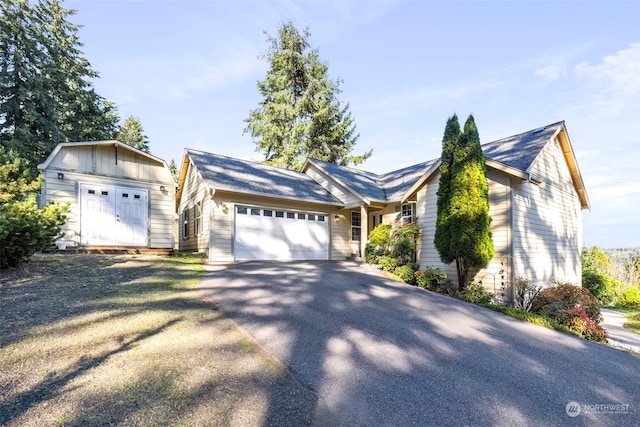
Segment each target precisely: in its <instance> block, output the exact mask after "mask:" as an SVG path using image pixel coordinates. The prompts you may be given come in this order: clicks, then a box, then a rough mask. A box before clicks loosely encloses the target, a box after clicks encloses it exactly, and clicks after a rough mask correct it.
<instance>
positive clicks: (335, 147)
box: [245, 22, 371, 169]
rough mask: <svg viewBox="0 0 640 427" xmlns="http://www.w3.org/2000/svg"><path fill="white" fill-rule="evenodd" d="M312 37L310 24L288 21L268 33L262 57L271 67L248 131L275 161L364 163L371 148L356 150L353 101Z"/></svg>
mask: <svg viewBox="0 0 640 427" xmlns="http://www.w3.org/2000/svg"><path fill="white" fill-rule="evenodd" d="M309 37H310V33H309V30H308V29H305V30H304V31H303V32H302V33H300V32H299V31H298V30H297V29H296V28H295V26H294V25H293V23H291V22H287V23H285V24H283V25H282V26H281V27H280V28H279V29H278V36H277V37H275V38H274V37H268V38H267V40H268V42H269V43H270V47H269V49H268V51H267V53H266V54H264V55H263V57H262V58H263V59H265V60H267V61H268V62H269V64H270V70H269V71H268V73H267V76H266V78H265V80H263V81H260V82H258V90H259V91H260V94H261V95H262V97H263V101H262V102H260V107H259V108H257V109H255V110H253V111H251V113H250V115H249V117H248V118H247V119H246V120H245V123H246V128H245V133H250V134H251V136H252V137H253V139H254V142H255V144H256V150H257V151H262V152H264V154H265V162H266V163H269V164H273V165H276V166H281V167H286V168H289V169H296V168H299V167H301V166H302V164H303V163H304V161H305V160H306V159H307V158H308V157H314V158H317V159H320V160H325V161H329V162H333V163H339V164H341V165H347V164H350V163H353V164H359V163H361V162H363V161H364V160H366V159H367V158H369V156H371V151H369V152H367V153H364V154H362V155H358V156H353V155H351V152H352V150H353V148H354V146H355V143H356V141H357V139H358V137H359V135H358V134H356V127H355V123H354V120H353V118H352V116H351V113H350V111H349V104H348V103H347V104H344V105H343V104H342V103H341V102H340V101H339V100H338V99H337V95H338V94H339V93H340V87H339V86H340V83H341V82H340V80H337V81H335V82H334V81H332V80H331V79H329V77H328V66H327V65H326V64H325V63H323V62H321V61H320V59H319V56H318V51H317V50H316V49H311V47H310V45H309V41H308V39H309Z"/></svg>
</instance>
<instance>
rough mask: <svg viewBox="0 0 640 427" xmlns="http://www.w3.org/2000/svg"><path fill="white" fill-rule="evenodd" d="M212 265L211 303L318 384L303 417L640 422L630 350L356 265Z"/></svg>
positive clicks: (206, 285)
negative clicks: (621, 349) (494, 309)
mask: <svg viewBox="0 0 640 427" xmlns="http://www.w3.org/2000/svg"><path fill="white" fill-rule="evenodd" d="M207 268H208V270H209V273H208V274H207V275H206V277H205V278H204V279H203V280H202V282H201V283H200V287H201V288H202V289H205V290H207V293H208V295H209V300H210V301H212V303H213V304H215V306H216V307H218V308H219V309H220V310H222V311H223V312H225V313H226V314H227V315H228V316H229V317H231V318H232V319H233V320H234V321H235V322H236V323H237V324H238V325H239V326H240V327H241V328H242V329H243V330H244V331H246V332H247V333H248V334H250V335H251V336H252V337H253V339H254V340H255V341H256V342H258V343H259V344H260V345H261V346H262V347H264V348H265V349H266V350H267V351H269V352H270V353H271V354H273V355H274V356H275V357H277V358H278V359H280V360H281V361H282V362H283V363H284V364H285V365H286V366H287V367H288V369H289V370H290V371H291V372H292V373H293V374H294V376H295V377H296V378H297V379H298V381H300V383H301V384H302V385H303V386H304V387H306V388H307V389H308V390H310V393H307V394H306V397H305V399H306V400H305V401H300V402H299V405H298V407H299V408H300V411H302V412H304V413H305V415H306V416H305V417H302V418H295V417H292V418H290V424H291V425H296V424H299V423H300V419H305V420H306V421H308V420H313V423H314V424H316V425H323V426H324V425H345V426H358V425H361V426H365V425H366V426H371V425H384V426H408V425H518V426H525V425H532V426H543V425H554V426H556V425H603V426H604V425H612V426H613V425H616V426H621V425H639V424H640V359H638V358H636V357H633V356H631V355H628V354H626V353H624V352H621V351H618V350H614V349H611V348H608V347H606V346H602V345H599V344H595V343H591V342H588V341H584V340H581V339H578V338H576V337H573V336H570V335H567V334H564V333H560V332H556V331H552V330H548V329H545V328H542V327H538V326H535V325H531V324H528V323H524V322H520V321H518V320H515V319H512V318H509V317H507V316H504V315H502V314H500V313H496V312H493V311H490V310H487V309H483V308H481V307H477V306H474V305H472V304H467V303H465V302H462V301H458V300H455V299H453V298H449V297H445V296H441V295H437V294H434V293H431V292H428V291H424V290H422V289H419V288H415V287H411V286H408V285H404V284H400V283H396V282H393V281H391V280H389V279H386V278H384V277H382V276H380V275H379V274H378V273H376V272H371V271H368V270H366V269H363V268H361V267H358V266H354V265H352V264H348V263H332V262H297V263H273V262H247V263H238V264H225V265H209V266H208V267H207ZM309 396H311V397H309ZM281 399H282V397H281V396H277V397H275V396H274V401H281ZM309 399H311V401H309ZM573 402H575V403H573ZM568 408H569V409H568ZM277 410H278V408H277V405H274V406H273V409H272V413H271V414H270V416H269V417H268V419H267V422H266V424H279V425H282V418H281V417H279V416H278V414H277V413H275V412H276V411H277ZM275 420H278V421H275Z"/></svg>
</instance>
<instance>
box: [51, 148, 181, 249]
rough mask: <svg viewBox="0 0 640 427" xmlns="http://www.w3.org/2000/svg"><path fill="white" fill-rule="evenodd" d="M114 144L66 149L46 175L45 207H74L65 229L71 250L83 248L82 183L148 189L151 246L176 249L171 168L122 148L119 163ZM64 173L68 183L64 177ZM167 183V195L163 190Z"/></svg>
mask: <svg viewBox="0 0 640 427" xmlns="http://www.w3.org/2000/svg"><path fill="white" fill-rule="evenodd" d="M114 151H115V150H114V146H112V145H107V146H95V145H78V146H73V145H71V146H64V147H61V148H60V150H59V151H58V153H57V154H56V155H55V157H54V158H53V159H51V161H50V162H49V164H48V165H47V167H46V168H45V170H43V176H44V179H45V182H44V186H43V192H42V194H43V197H42V201H43V203H47V202H49V201H54V200H55V201H57V202H61V203H69V212H68V213H67V221H66V222H65V224H64V226H63V228H62V231H63V232H64V234H65V236H64V240H65V241H66V242H67V246H71V247H74V246H76V247H77V246H80V243H81V235H80V230H81V228H80V221H81V218H80V215H81V213H80V199H79V192H78V191H79V187H80V184H93V185H112V186H119V187H128V188H136V189H143V190H147V191H148V196H149V198H148V203H149V204H148V214H149V218H148V230H147V241H148V244H147V246H148V247H150V248H156V249H173V247H174V232H173V230H174V224H175V221H174V217H175V216H174V209H175V191H174V188H175V187H174V186H175V183H174V182H173V178H172V177H171V173H170V172H169V170H168V168H166V167H165V166H164V165H163V164H161V163H159V162H157V161H153V160H151V159H149V158H147V157H145V156H143V155H140V154H138V153H136V152H133V151H130V150H123V149H122V148H120V149H119V155H118V164H117V165H116V164H115V152H114ZM58 172H62V173H63V174H64V179H58ZM160 185H164V186H165V188H166V191H165V192H162V191H161V190H160Z"/></svg>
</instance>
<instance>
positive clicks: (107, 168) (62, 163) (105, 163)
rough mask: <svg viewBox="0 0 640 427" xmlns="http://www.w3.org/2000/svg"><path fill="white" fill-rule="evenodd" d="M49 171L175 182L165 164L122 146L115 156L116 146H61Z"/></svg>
mask: <svg viewBox="0 0 640 427" xmlns="http://www.w3.org/2000/svg"><path fill="white" fill-rule="evenodd" d="M116 160H117V161H116ZM48 168H50V169H59V170H62V171H72V172H83V173H87V174H93V175H104V176H110V177H115V178H129V179H136V180H144V181H149V182H162V183H168V182H172V181H173V179H172V178H171V173H170V172H169V170H168V169H167V168H165V167H164V165H163V164H162V163H159V162H157V161H154V160H152V159H150V158H148V157H146V156H144V155H142V154H140V153H137V152H135V151H133V150H126V149H123V148H122V147H119V148H118V150H117V155H116V149H115V146H114V145H78V146H66V147H62V148H61V149H60V151H59V153H58V155H57V156H56V157H55V158H54V159H52V161H51V163H50V164H49V167H48Z"/></svg>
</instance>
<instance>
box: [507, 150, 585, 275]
mask: <svg viewBox="0 0 640 427" xmlns="http://www.w3.org/2000/svg"><path fill="white" fill-rule="evenodd" d="M531 173H532V174H534V176H536V177H543V184H542V185H536V184H533V183H530V182H521V181H519V182H514V183H513V201H512V203H513V256H514V258H513V262H514V268H513V269H514V277H518V276H521V277H523V278H526V279H529V280H531V281H533V282H534V283H535V284H538V285H542V286H549V285H552V284H553V283H554V282H556V281H557V282H570V283H573V284H576V285H578V286H580V284H581V282H582V272H581V260H580V251H581V247H582V214H581V207H580V200H579V198H578V195H577V193H576V191H575V187H574V185H573V182H572V180H571V176H570V174H569V170H568V168H567V166H566V162H565V160H564V157H563V155H562V151H561V149H560V146H559V144H558V142H557V141H556V140H554V141H552V142H550V143H549V144H547V146H546V147H545V148H544V149H543V150H542V151H541V152H540V154H539V155H538V158H537V159H536V160H535V162H534V163H533V165H532V168H531Z"/></svg>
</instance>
